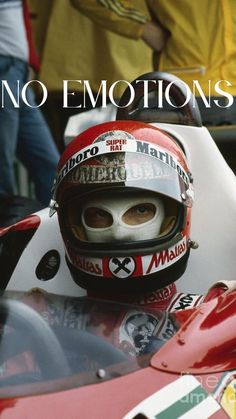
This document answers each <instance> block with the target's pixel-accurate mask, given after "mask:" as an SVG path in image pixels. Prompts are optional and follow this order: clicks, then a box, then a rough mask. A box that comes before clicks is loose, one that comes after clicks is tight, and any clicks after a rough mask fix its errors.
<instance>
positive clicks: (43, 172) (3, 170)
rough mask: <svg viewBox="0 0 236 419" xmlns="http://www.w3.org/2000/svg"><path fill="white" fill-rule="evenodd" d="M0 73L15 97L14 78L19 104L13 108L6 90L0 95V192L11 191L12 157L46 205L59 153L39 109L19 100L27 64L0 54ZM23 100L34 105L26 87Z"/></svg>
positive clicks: (13, 180) (12, 183) (25, 80)
mask: <svg viewBox="0 0 236 419" xmlns="http://www.w3.org/2000/svg"><path fill="white" fill-rule="evenodd" d="M0 76H1V82H2V80H6V81H7V82H8V85H9V87H10V88H11V91H12V93H13V95H14V97H15V98H16V100H18V99H17V80H19V83H20V89H19V90H20V106H19V107H18V108H17V107H14V105H13V103H12V100H11V99H10V96H9V94H8V93H7V91H6V89H5V88H3V84H2V83H1V84H2V86H1V96H0V195H3V196H7V195H13V194H14V192H15V176H14V161H15V157H16V156H17V158H18V159H19V160H20V161H21V162H22V163H23V165H24V166H25V167H26V169H27V171H28V173H29V176H30V178H31V179H32V181H33V182H34V185H35V194H36V198H37V199H38V200H39V201H40V202H42V203H43V204H44V205H45V206H47V205H48V204H49V201H50V197H51V188H52V184H53V179H54V176H55V169H56V165H57V162H58V159H59V153H58V150H57V147H56V145H55V143H54V140H53V138H52V135H51V133H50V131H49V128H48V126H47V124H46V122H45V120H44V118H43V116H42V113H41V111H40V109H39V108H31V107H29V106H27V104H25V103H24V102H23V100H22V99H21V89H22V87H23V85H24V84H25V83H26V82H27V77H28V65H27V63H25V62H23V61H21V60H19V59H16V58H12V57H5V56H0ZM27 100H28V102H29V103H30V104H31V105H33V106H34V105H36V102H35V98H34V94H33V91H32V90H31V89H30V88H29V87H28V88H27Z"/></svg>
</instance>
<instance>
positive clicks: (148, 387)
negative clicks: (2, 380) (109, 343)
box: [0, 368, 228, 419]
mask: <svg viewBox="0 0 236 419" xmlns="http://www.w3.org/2000/svg"><path fill="white" fill-rule="evenodd" d="M219 376H220V375H218V376H217V377H219ZM177 378H178V376H177V375H172V374H166V373H163V372H161V371H155V370H154V369H152V368H146V369H143V370H141V371H138V372H134V373H132V374H129V375H126V376H124V377H121V378H115V379H113V380H112V381H106V382H104V383H100V384H96V385H88V386H85V387H81V388H78V389H72V390H67V391H63V392H58V393H54V394H47V395H39V396H32V397H24V398H21V399H6V400H4V399H3V400H2V401H0V406H1V407H0V416H1V419H32V418H33V419H42V418H45V419H58V418H60V419H68V418H70V419H78V418H79V419H80V418H81V419H91V418H97V419H98V418H99V419H100V418H101V419H121V418H122V417H123V416H124V415H125V414H127V413H128V412H129V411H130V410H131V409H133V408H134V407H135V406H136V405H137V404H139V403H140V402H141V401H143V400H144V399H145V398H147V397H149V396H150V395H152V394H153V393H155V392H156V391H157V390H159V389H161V388H162V387H163V386H165V385H167V384H168V383H170V382H171V381H173V380H176V379H177ZM200 382H201V384H202V385H203V386H204V387H205V388H206V390H208V391H209V390H212V388H211V389H210V388H209V387H207V376H205V377H201V378H200ZM210 417H211V418H213V419H224V418H227V417H228V416H227V415H226V414H224V412H223V411H222V410H220V411H219V412H216V413H214V414H213V415H211V416H210Z"/></svg>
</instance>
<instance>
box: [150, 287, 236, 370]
mask: <svg viewBox="0 0 236 419" xmlns="http://www.w3.org/2000/svg"><path fill="white" fill-rule="evenodd" d="M235 304H236V290H235V291H233V292H230V293H229V292H226V293H224V294H222V295H221V296H219V297H218V298H215V299H213V300H212V301H210V302H208V303H206V304H204V303H203V304H201V306H199V307H198V308H197V309H196V310H195V312H193V313H192V315H191V316H190V317H189V319H188V320H187V322H186V323H185V325H184V327H182V328H181V329H180V330H179V332H177V333H176V335H175V336H174V337H173V338H172V339H171V340H170V341H168V342H167V343H166V345H165V346H164V347H163V348H161V350H160V351H159V352H158V353H157V354H156V355H155V356H154V357H153V358H152V361H151V364H152V366H153V367H155V368H158V369H161V370H164V371H168V372H174V373H179V374H181V373H183V372H186V371H187V372H188V373H190V374H196V373H197V374H199V373H200V374H205V373H207V374H210V373H216V372H221V371H227V370H232V369H236V358H235V350H236V335H235V333H232V331H234V330H235V324H236V312H235ZM173 354H174V356H173Z"/></svg>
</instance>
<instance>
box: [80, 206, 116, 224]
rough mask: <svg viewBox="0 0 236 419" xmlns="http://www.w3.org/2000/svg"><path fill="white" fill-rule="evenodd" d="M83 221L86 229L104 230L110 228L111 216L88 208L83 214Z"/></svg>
mask: <svg viewBox="0 0 236 419" xmlns="http://www.w3.org/2000/svg"><path fill="white" fill-rule="evenodd" d="M84 221H85V223H86V224H87V226H88V227H92V228H105V227H110V226H111V225H112V223H113V218H112V215H111V214H110V213H109V212H107V211H105V210H103V209H101V208H96V207H89V208H87V209H86V210H85V212H84Z"/></svg>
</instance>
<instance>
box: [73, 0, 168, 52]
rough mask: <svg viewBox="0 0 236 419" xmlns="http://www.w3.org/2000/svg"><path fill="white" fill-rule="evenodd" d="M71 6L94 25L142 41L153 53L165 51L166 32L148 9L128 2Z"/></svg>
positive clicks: (79, 0)
mask: <svg viewBox="0 0 236 419" xmlns="http://www.w3.org/2000/svg"><path fill="white" fill-rule="evenodd" d="M70 1H71V4H72V5H73V6H74V7H75V8H76V9H77V10H79V11H80V12H81V13H83V14H84V15H86V16H87V17H88V18H90V19H91V20H92V21H93V22H94V23H96V24H98V25H101V26H103V27H104V28H105V29H108V30H110V31H112V32H115V33H117V34H119V35H122V36H125V37H128V38H132V39H142V40H143V41H144V42H145V43H146V44H147V45H148V46H149V47H150V48H151V49H153V51H156V52H159V51H161V50H162V49H163V47H164V45H165V41H166V36H167V34H166V31H165V30H163V28H162V27H161V26H160V25H158V23H157V22H154V21H151V20H150V15H149V13H148V10H147V8H145V9H143V10H141V9H138V8H135V7H134V6H133V2H131V1H127V0H125V1H124V0H123V1H122V0H121V1H119V0H86V1H84V0H70Z"/></svg>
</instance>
